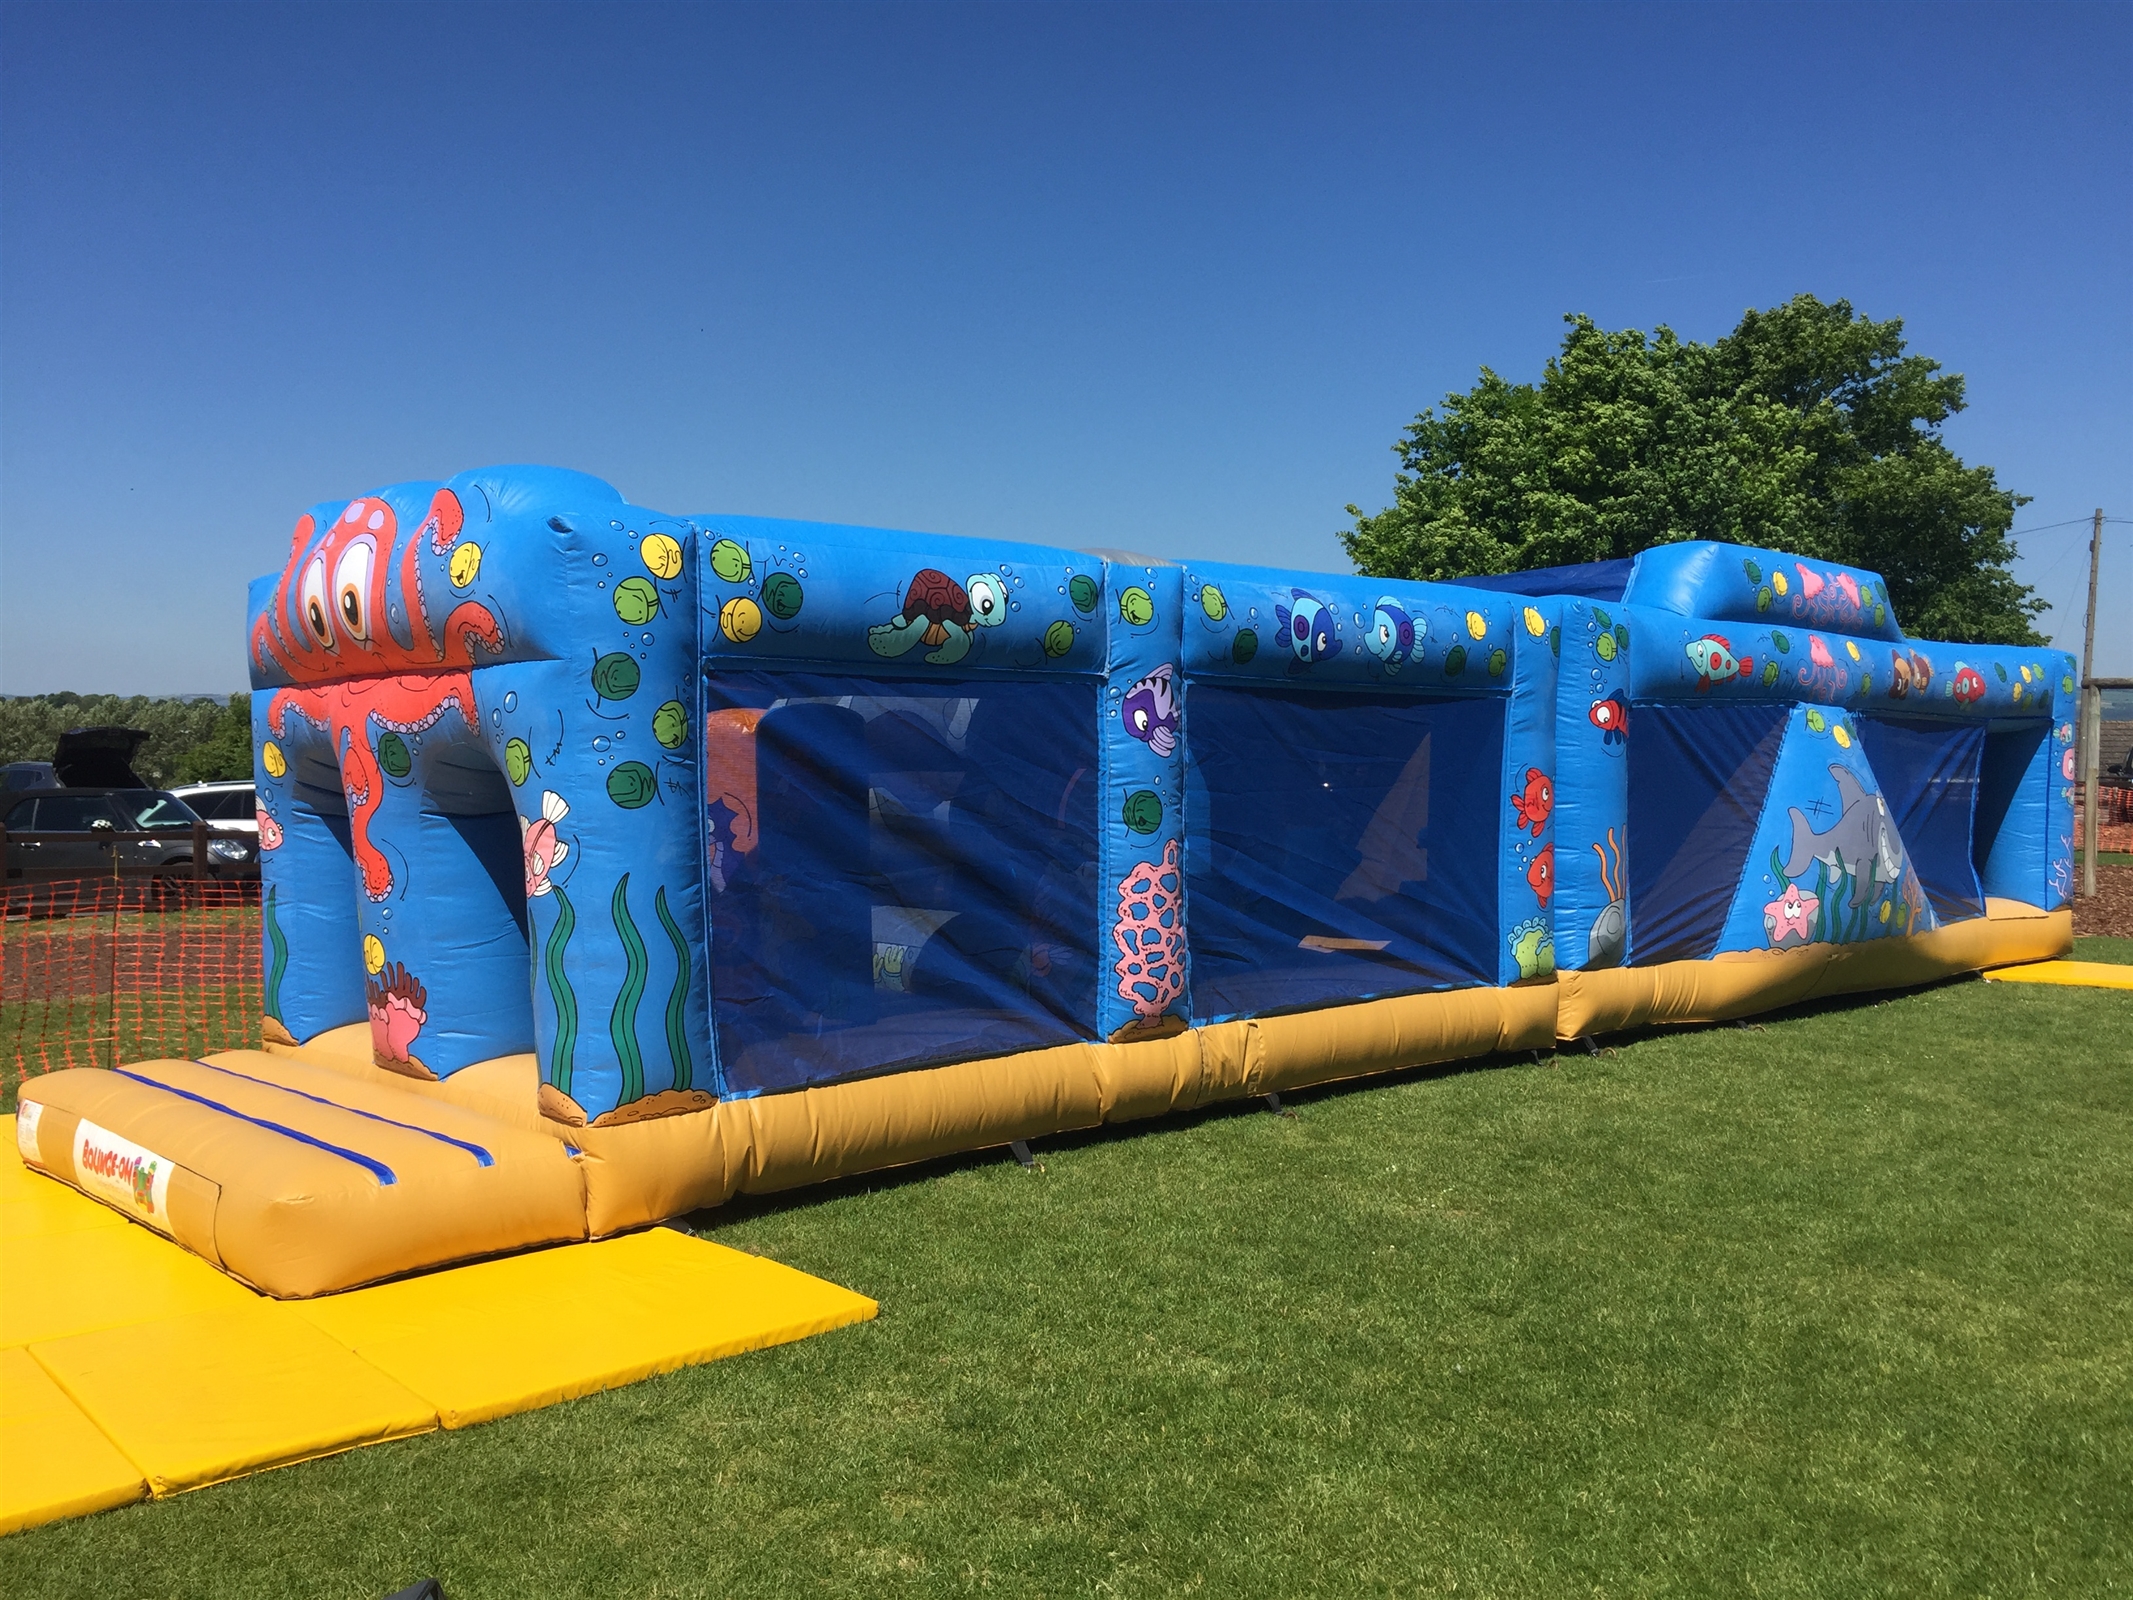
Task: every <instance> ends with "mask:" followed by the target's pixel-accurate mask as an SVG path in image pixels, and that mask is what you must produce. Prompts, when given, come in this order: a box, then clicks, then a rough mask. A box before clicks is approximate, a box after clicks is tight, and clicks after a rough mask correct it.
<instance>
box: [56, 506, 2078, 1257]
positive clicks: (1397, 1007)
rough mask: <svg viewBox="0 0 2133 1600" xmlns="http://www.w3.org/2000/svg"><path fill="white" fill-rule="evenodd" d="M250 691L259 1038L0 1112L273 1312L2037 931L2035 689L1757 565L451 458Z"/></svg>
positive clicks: (288, 594) (2046, 819) (1796, 988)
mask: <svg viewBox="0 0 2133 1600" xmlns="http://www.w3.org/2000/svg"><path fill="white" fill-rule="evenodd" d="M249 645H250V653H251V663H252V672H253V681H254V684H255V686H256V687H257V688H258V689H259V690H260V691H262V692H261V693H259V694H258V695H256V696H255V706H256V708H257V711H256V720H257V724H258V726H257V728H256V730H255V731H256V735H257V740H256V742H257V748H258V768H257V776H258V781H259V792H260V797H261V814H260V825H261V835H262V847H263V851H264V857H263V859H264V872H265V880H266V881H265V907H264V922H265V943H266V949H265V952H264V970H265V976H266V1012H267V1016H266V1020H265V1030H266V1036H267V1040H268V1048H267V1050H266V1051H264V1052H231V1053H227V1054H224V1055H222V1056H218V1057H215V1058H212V1059H210V1060H207V1061H203V1062H151V1063H142V1064H137V1065H134V1066H130V1067H128V1068H125V1069H123V1070H122V1071H119V1072H74V1073H62V1074H55V1075H53V1076H52V1077H49V1078H46V1079H42V1080H38V1081H37V1082H35V1083H33V1084H31V1085H30V1086H28V1087H27V1088H25V1090H24V1091H23V1095H22V1107H23V1110H22V1115H21V1119H20V1121H19V1123H18V1127H19V1128H20V1129H21V1137H22V1139H23V1143H24V1151H25V1155H26V1156H27V1157H28V1159H30V1160H31V1161H32V1163H33V1164H36V1165H38V1166H41V1167H42V1168H44V1170H46V1171H48V1172H51V1173H53V1174H55V1175H57V1176H59V1177H62V1178H65V1179H68V1180H69V1181H72V1182H75V1183H77V1184H78V1185H80V1186H81V1187H83V1188H84V1189H86V1190H87V1191H89V1192H91V1193H94V1194H99V1195H102V1196H103V1197H105V1198H107V1199H109V1200H110V1201H111V1202H112V1203H114V1204H118V1205H121V1206H124V1207H127V1208H129V1209H131V1210H132V1212H133V1213H134V1214H136V1215H138V1216H140V1217H141V1218H142V1219H143V1220H145V1221H148V1222H150V1223H151V1225H154V1226H158V1227H161V1228H163V1229H164V1231H166V1232H168V1233H170V1234H171V1235H172V1236H173V1237H175V1238H177V1239H179V1240H181V1241H182V1242H184V1243H186V1244H187V1245H189V1246H190V1247H192V1248H194V1249H196V1250H198V1251H200V1252H201V1253H202V1254H204V1255H207V1256H208V1257H209V1258H210V1259H211V1260H214V1261H216V1262H217V1263H218V1264H220V1265H222V1266H224V1267H225V1268H226V1269H227V1270H229V1271H231V1272H233V1273H235V1274H237V1275H238V1276H241V1277H243V1278H245V1279H247V1280H248V1281H250V1282H252V1283H254V1284H257V1285H259V1286H260V1287H262V1288H265V1289H267V1290H268V1291H270V1292H272V1293H276V1294H312V1293H319V1292H323V1291H325V1290H329V1289H334V1288H340V1287H345V1286H347V1285H349V1284H353V1283H359V1282H364V1281H368V1280H370V1279H372V1278H376V1277H380V1276H384V1275H387V1274H389V1273H393V1272H399V1271H405V1270H408V1269H410V1268H414V1267H420V1266H425V1265H431V1264H435V1263H438V1262H442V1261H447V1260H452V1259H457V1258H461V1257H464V1256H468V1255H473V1254H479V1253H483V1252H488V1251H494V1250H499V1249H505V1248H510V1247H512V1246H515V1245H524V1244H531V1243H538V1242H543V1241H547V1240H553V1239H562V1238H576V1237H584V1236H586V1235H587V1234H593V1235H598V1234H604V1233H610V1232H614V1231H616V1230H618V1229H621V1228H626V1227H630V1226H635V1225H639V1224H642V1223H645V1222H650V1221H656V1220H658V1219H660V1218H663V1217H666V1216H670V1215H674V1214H676V1213H678V1212H681V1211H685V1210H689V1209H692V1208H695V1207H699V1206H703V1205H710V1204H716V1203H718V1202H720V1201H722V1200H723V1199H725V1198H726V1197H727V1196H729V1195H731V1194H733V1193H734V1192H736V1191H737V1190H767V1189H775V1188H781V1187H786V1186H790V1185H793V1184H799V1183H806V1182H809V1181H814V1180H818V1179H821V1178H826V1177H831V1176H835V1175H839V1174H842V1173H847V1172H852V1171H859V1170H865V1169H867V1168H871V1167H880V1166H886V1165H892V1164H897V1163H901V1162H908V1161H913V1160H918V1159H923V1158H926V1157H929V1156H933V1155H938V1154H943V1153H947V1152H951V1151H955V1150H959V1149H967V1148H975V1147H981V1146H985V1145H991V1144H1000V1143H1005V1142H1007V1141H1009V1140H1012V1139H1016V1138H1026V1137H1031V1136H1034V1135H1038V1134H1042V1133H1046V1132H1052V1131H1058V1130H1063V1129H1068V1128H1075V1127H1085V1126H1090V1125H1094V1124H1097V1123H1100V1122H1104V1121H1112V1120H1122V1119H1126V1118H1132V1117H1142V1116H1150V1115H1156V1114H1160V1113H1162V1112H1164V1111H1168V1110H1172V1109H1177V1108H1185V1107H1191V1106H1195V1105H1199V1104H1202V1103H1205V1102H1207V1101H1210V1100H1215V1099H1219V1098H1223V1097H1232V1096H1242V1095H1252V1094H1263V1093H1267V1092H1271V1091H1275V1090H1279V1089H1284V1088H1290V1087H1295V1086H1300V1085H1304V1084H1309V1083H1314V1082H1323V1081H1326V1080H1329V1079H1333V1078H1341V1077H1354V1076H1361V1075H1364V1074H1367V1073H1371V1072H1378V1071H1384V1070H1388V1069H1392V1068H1397V1067H1402V1066H1409V1065H1415V1064H1419V1063H1423V1062H1430V1061H1442V1060H1449V1059H1456V1058H1459V1057H1463V1056H1479V1055H1486V1054H1490V1053H1494V1052H1499V1051H1507V1050H1525V1049H1540V1048H1545V1047H1547V1046H1549V1045H1550V1044H1552V1043H1553V1042H1554V1041H1555V1040H1556V1039H1557V1038H1558V1037H1561V1038H1574V1037H1578V1036H1581V1035H1585V1034H1589V1033H1592V1032H1595V1031H1598V1030H1601V1029H1607V1028H1619V1027H1624V1026H1632V1025H1636V1024H1640V1023H1645V1022H1652V1021H1692V1020H1700V1019H1713V1018H1719V1017H1725V1016H1734V1015H1742V1014H1746V1013H1747V1012H1751V1011H1755V1010H1760V1009H1767V1008H1769V1007H1771V1006H1776V1005H1783V1004H1787V1003H1791V1002H1793V1001H1796V1000H1798V999H1802V998H1806V997H1809V996H1812V995H1815V994H1822V993H1833V992H1839V991H1842V990H1845V989H1858V988H1871V987H1877V986H1888V985H1894V984H1904V983H1912V982H1918V981H1922V980H1924V979H1927V978H1931V977H1934V976H1939V975H1944V974H1947V973H1953V972H1959V971H1964V970H1969V969H1974V968H1977V967H1980V966H1984V965H1989V964H1993V963H1996V962H2004V961H2012V960H2019V959H2030V958H2035V957H2041V956H2046V955H2051V954H2057V953H2060V952H2062V951H2063V950H2064V949H2065V948H2066V947H2067V945H2068V943H2069V941H2070V937H2071V926H2070V918H2069V916H2068V914H2067V913H2066V912H2065V910H2064V909H2062V908H2063V905H2064V902H2065V899H2066V896H2067V892H2068V887H2069V883H2070V859H2071V857H2070V852H2071V802H2070V798H2069V792H2068V781H2067V780H2066V778H2065V775H2064V763H2065V761H2066V759H2067V751H2068V750H2069V748H2070V738H2071V729H2070V721H2071V716H2070V712H2069V710H2068V707H2069V706H2070V705H2071V698H2070V697H2071V693H2072V688H2071V682H2072V680H2071V663H2070V661H2069V660H2068V659H2067V658H2066V657H2065V656H2064V655H2063V654H2061V653H2058V652H2054V651H2048V650H2034V651H2023V650H2003V649H1983V648H1974V647H1957V646H1952V645H1942V644H1931V643H1923V642H1918V641H1912V640H1909V639H1906V638H1905V637H1904V635H1903V634H1902V632H1901V630H1900V629H1899V628H1898V626H1897V624H1896V619H1895V617H1894V616H1893V614H1892V612H1891V611H1890V608H1889V605H1888V600H1887V595H1886V591H1885V588H1884V586H1883V585H1882V584H1881V581H1880V579H1879V578H1878V577H1877V576H1876V575H1875V574H1873V573H1869V572H1861V571H1856V570H1853V569H1849V568H1843V567H1833V566H1830V565H1828V564H1827V563H1817V562H1809V561H1804V560H1799V559H1796V558H1793V557H1790V556H1786V555H1783V554H1781V553H1778V552H1772V551H1759V550H1745V549H1741V548H1738V547H1732V546H1724V545H1715V544H1682V545H1674V546H1666V547H1662V548H1660V549H1656V550H1653V551H1650V552H1648V553H1647V554H1646V555H1644V556H1643V557H1640V558H1639V559H1638V560H1637V561H1636V562H1635V563H1633V564H1632V563H1627V562H1624V563H1608V564H1602V565H1600V566H1597V567H1593V568H1579V569H1558V570H1556V571H1553V572H1549V573H1541V574H1522V575H1518V576H1516V577H1513V578H1508V579H1485V580H1475V581H1474V582H1472V583H1470V584H1464V585H1447V584H1417V583H1400V582H1391V581H1386V580H1379V579H1367V578H1357V577H1352V576H1351V577H1334V576H1328V575H1325V574H1315V573H1293V572H1281V571H1273V570H1268V569H1258V568H1247V567H1236V566H1229V565H1216V564H1200V563H1185V564H1177V563H1170V562H1164V561H1157V560H1149V559H1145V558H1138V557H1127V556H1124V555H1121V554H1118V553H1115V552H1114V553H1106V552H1101V551H1098V552H1079V551H1071V550H1061V549H1047V548H1042V547H1036V546H1030V545H1022V544H1013V543H1007V542H993V541H985V540H958V539H945V538H939V537H934V536H929V535H924V534H915V533H902V532H895V531H890V530H882V529H867V528H848V527H832V526H826V525H821V524H812V523H794V522H777V521H769V520H764V519H756V518H742V517H726V516H718V515H702V516H669V515H664V514H661V513H656V512H651V511H647V510H645V509H643V508H641V507H636V506H632V505H630V504H628V503H627V502H625V501H624V500H623V499H622V498H621V496H619V495H618V494H616V493H615V491H614V490H613V489H611V488H609V487H608V486H607V485H605V484H603V483H600V482H599V481H598V480H595V479H592V478H588V477H584V476H582V475H578V474H574V473H568V472H561V471H554V470H550V469H543V468H499V469H491V470H487V471H482V472H475V473H468V474H465V475H463V476H461V477H458V478H455V479H453V480H451V481H450V482H448V483H444V484H404V485H397V486H394V487H391V488H387V489H382V490H379V491H377V492H376V493H373V494H369V495H364V496H360V497H358V498H356V499H354V500H349V501H342V502H333V503H329V504H326V505H322V506H319V507H316V508H314V509H313V511H312V512H311V513H309V514H308V515H306V516H305V517H303V518H302V519H300V520H299V522H298V524H297V527H296V531H295V535H294V538H293V540H292V544H291V549H290V554H289V558H288V562H287V564H286V566H285V567H284V569H283V571H282V572H281V573H280V574H279V575H277V576H273V577H269V578H265V579H262V580H260V582H259V583H257V584H255V585H254V587H253V593H252V619H251V624H250V634H249ZM144 1174H145V1176H144Z"/></svg>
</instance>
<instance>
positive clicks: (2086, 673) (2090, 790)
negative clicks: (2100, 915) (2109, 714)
mask: <svg viewBox="0 0 2133 1600" xmlns="http://www.w3.org/2000/svg"><path fill="white" fill-rule="evenodd" d="M2102 558H2103V507H2102V506H2098V507H2097V508H2096V520H2095V521H2094V522H2093V523H2092V524H2090V527H2089V614H2088V620H2087V621H2086V622H2085V623H2084V624H2083V625H2082V630H2081V735H2082V737H2081V750H2082V756H2083V759H2082V763H2081V776H2082V791H2081V896H2082V898H2083V899H2084V900H2093V899H2095V898H2096V839H2097V829H2096V768H2097V765H2098V763H2099V761H2100V759H2101V756H2102V752H2101V750H2100V749H2099V748H2098V746H2100V745H2101V744H2102V743H2103V691H2102V690H2101V689H2099V688H2097V687H2096V684H2095V682H2094V680H2095V676H2096V568H2097V565H2098V563H2099V562H2100V561H2101V560H2102Z"/></svg>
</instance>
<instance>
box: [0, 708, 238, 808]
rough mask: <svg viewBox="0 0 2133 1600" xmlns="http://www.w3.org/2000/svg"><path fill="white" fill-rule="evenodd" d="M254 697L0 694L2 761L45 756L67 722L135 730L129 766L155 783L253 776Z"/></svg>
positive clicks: (45, 758) (46, 758)
mask: <svg viewBox="0 0 2133 1600" xmlns="http://www.w3.org/2000/svg"><path fill="white" fill-rule="evenodd" d="M250 703H251V696H250V695H248V694H235V695H232V696H230V698H229V700H228V702H227V703H224V702H222V701H219V700H178V699H171V698H168V697H161V696H149V695H138V694H137V695H124V696H121V695H115V694H88V695H83V694H74V693H71V692H68V693H62V694H39V695H22V696H18V697H15V698H12V699H0V762H4V761H49V760H51V759H52V750H53V747H54V746H55V745H56V744H57V743H58V742H59V736H60V734H62V733H64V732H65V731H66V730H67V729H69V728H96V727H121V728H139V729H141V730H142V731H143V732H144V733H146V734H147V735H148V738H147V740H146V741H145V742H144V743H143V744H142V746H141V748H140V750H139V751H138V752H137V753H136V754H135V756H134V758H133V768H134V771H136V772H138V773H139V774H140V775H141V776H142V777H143V778H144V779H146V780H147V781H148V782H150V783H153V784H158V785H161V784H171V783H197V782H203V781H205V780H207V779H211V778H249V777H250V776H251V775H252V721H251V711H250Z"/></svg>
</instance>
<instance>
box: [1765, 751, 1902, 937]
mask: <svg viewBox="0 0 2133 1600" xmlns="http://www.w3.org/2000/svg"><path fill="white" fill-rule="evenodd" d="M1829 775H1830V776H1831V777H1833V778H1835V779H1836V780H1837V798H1838V799H1839V800H1840V801H1841V802H1842V803H1843V807H1844V809H1843V811H1842V813H1841V814H1840V815H1839V816H1838V818H1837V820H1836V822H1835V823H1834V824H1833V825H1832V826H1831V827H1830V829H1829V831H1828V832H1827V833H1816V832H1815V831H1814V829H1813V828H1812V827H1811V826H1809V824H1808V821H1807V816H1806V814H1805V813H1804V812H1802V811H1801V810H1800V808H1799V807H1798V806H1794V807H1792V808H1791V810H1792V858H1791V859H1790V860H1789V861H1787V862H1786V863H1785V876H1786V877H1788V878H1797V877H1798V876H1799V875H1800V874H1801V873H1803V872H1805V871H1806V870H1807V868H1808V867H1809V866H1810V865H1812V864H1813V863H1814V862H1817V861H1820V862H1822V863H1823V864H1824V865H1826V866H1827V867H1828V868H1829V870H1830V872H1831V874H1832V875H1834V874H1836V873H1837V872H1839V871H1841V870H1843V869H1845V868H1849V869H1851V872H1852V874H1853V876H1852V908H1853V909H1854V910H1857V909H1858V908H1859V906H1860V905H1861V904H1863V903H1864V902H1865V900H1866V898H1867V896H1868V895H1870V894H1871V893H1873V891H1874V888H1875V886H1876V885H1880V886H1882V887H1886V886H1887V885H1889V884H1892V883H1894V882H1895V881H1896V878H1897V875H1898V874H1899V873H1901V872H1902V871H1903V841H1902V840H1901V839H1899V838H1898V837H1897V836H1896V824H1895V822H1894V821H1892V820H1891V819H1890V817H1889V805H1888V802H1887V801H1886V800H1884V799H1882V798H1881V796H1880V795H1878V794H1868V793H1867V792H1866V790H1865V789H1863V788H1861V787H1860V784H1859V777H1858V774H1856V773H1855V772H1853V771H1852V769H1851V768H1849V767H1846V766H1840V765H1838V764H1837V763H1835V762H1832V763H1831V764H1830V768H1829ZM1869 861H1871V862H1872V863H1873V869H1872V870H1871V871H1869V870H1868V862H1869ZM1870 880H1871V881H1870Z"/></svg>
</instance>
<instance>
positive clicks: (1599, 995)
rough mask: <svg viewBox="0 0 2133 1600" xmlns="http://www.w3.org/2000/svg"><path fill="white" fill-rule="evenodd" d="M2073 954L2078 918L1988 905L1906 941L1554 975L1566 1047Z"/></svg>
mask: <svg viewBox="0 0 2133 1600" xmlns="http://www.w3.org/2000/svg"><path fill="white" fill-rule="evenodd" d="M2073 947H2074V913H2073V912H2072V911H2071V910H2070V909H2061V910H2058V911H2043V910H2039V909H2038V908H2037V907H2035V906H2030V905H2024V904H2022V903H2021V902H2019V901H2015V900H1988V901H1986V903H1985V915H1984V916H1982V917H1975V918H1972V919H1970V920H1969V921H1965V922H1957V923H1951V924H1950V925H1948V926H1947V927H1944V928H1936V929H1934V930H1933V931H1932V932H1931V933H1923V934H1918V935H1916V936H1914V937H1911V938H1905V939H1875V940H1871V941H1869V942H1867V943H1865V944H1851V945H1829V944H1817V945H1805V946H1801V947H1797V948H1795V949H1791V950H1752V951H1741V952H1737V953H1729V954H1726V955H1720V956H1714V957H1712V958H1711V959H1710V960H1708V961H1666V962H1660V963H1658V964H1656V965H1654V966H1649V967H1617V968H1613V969H1610V970H1608V971H1603V972H1562V973H1558V974H1556V981H1557V984H1558V985H1559V987H1560V990H1561V997H1562V998H1561V1005H1560V1007H1559V1008H1558V1010H1557V1014H1556V1036H1557V1038H1559V1039H1583V1038H1589V1037H1591V1036H1592V1035H1593V1034H1596V1033H1614V1032H1618V1031H1620V1030H1621V1029H1624V1028H1642V1027H1649V1026H1651V1025H1653V1024H1655V1023H1680V1022H1730V1021H1732V1020H1734V1019H1735V1018H1738V1017H1750V1016H1754V1015H1756V1014H1757V1013H1759V1012H1763V1011H1776V1010H1779V1009H1781V1008H1783V1007H1785V1006H1795V1005H1800V1004H1803V1003H1804V1002H1806V1001H1809V1000H1821V999H1826V998H1828V997H1830V996H1832V995H1843V994H1863V993H1866V992H1868V991H1870V990H1874V989H1902V988H1907V987H1909V986H1910V985H1913V984H1920V983H1932V982H1934V981H1935V980H1937V979H1940V978H1952V977H1955V976H1957V975H1959V974H1961V973H1965V972H1978V971H1981V970H1983V969H1984V968H1987V967H1997V966H2004V965H2007V964H2009V963H2011V962H2023V961H2042V960H2046V959H2048V958H2050V957H2053V956H2061V955H2064V954H2066V952H2067V951H2069V950H2071V949H2073Z"/></svg>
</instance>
